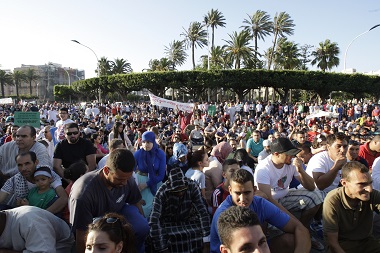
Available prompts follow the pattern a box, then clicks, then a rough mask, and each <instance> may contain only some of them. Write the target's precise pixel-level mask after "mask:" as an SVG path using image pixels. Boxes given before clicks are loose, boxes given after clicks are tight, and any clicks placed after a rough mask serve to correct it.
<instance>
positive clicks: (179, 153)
mask: <svg viewBox="0 0 380 253" xmlns="http://www.w3.org/2000/svg"><path fill="white" fill-rule="evenodd" d="M188 152H189V151H188V149H187V147H186V146H185V144H182V143H174V146H173V156H172V157H170V158H169V161H168V167H171V168H174V167H180V168H181V169H182V171H183V172H184V173H185V172H186V170H187V160H186V161H185V162H181V161H179V158H181V157H183V156H186V155H187V153H188ZM168 169H169V168H168ZM184 170H185V171H184ZM169 172H170V171H169Z"/></svg>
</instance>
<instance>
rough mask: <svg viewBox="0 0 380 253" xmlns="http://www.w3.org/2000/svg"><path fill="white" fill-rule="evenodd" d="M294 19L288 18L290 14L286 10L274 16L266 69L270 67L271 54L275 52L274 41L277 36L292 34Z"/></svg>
mask: <svg viewBox="0 0 380 253" xmlns="http://www.w3.org/2000/svg"><path fill="white" fill-rule="evenodd" d="M293 22H294V21H293V20H292V19H291V18H290V15H289V14H288V13H286V12H280V14H278V15H277V13H276V15H275V16H274V20H273V34H274V39H273V46H272V52H271V55H270V57H269V60H268V69H270V67H271V65H272V61H273V56H274V53H275V48H276V43H277V39H278V37H280V38H281V37H286V36H285V35H293V34H294V29H293V27H294V26H295V24H294V23H293Z"/></svg>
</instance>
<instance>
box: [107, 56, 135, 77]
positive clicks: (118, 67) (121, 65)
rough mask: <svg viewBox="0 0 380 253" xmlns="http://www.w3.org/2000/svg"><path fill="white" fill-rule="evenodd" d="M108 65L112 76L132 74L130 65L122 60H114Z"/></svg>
mask: <svg viewBox="0 0 380 253" xmlns="http://www.w3.org/2000/svg"><path fill="white" fill-rule="evenodd" d="M110 65H111V73H112V74H125V73H131V72H132V67H131V64H130V63H129V62H127V61H126V60H124V59H123V58H116V59H115V60H114V61H111V62H110Z"/></svg>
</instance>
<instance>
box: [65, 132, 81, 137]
mask: <svg viewBox="0 0 380 253" xmlns="http://www.w3.org/2000/svg"><path fill="white" fill-rule="evenodd" d="M78 133H79V132H78V131H75V132H67V133H66V135H67V136H71V135H77V134H78Z"/></svg>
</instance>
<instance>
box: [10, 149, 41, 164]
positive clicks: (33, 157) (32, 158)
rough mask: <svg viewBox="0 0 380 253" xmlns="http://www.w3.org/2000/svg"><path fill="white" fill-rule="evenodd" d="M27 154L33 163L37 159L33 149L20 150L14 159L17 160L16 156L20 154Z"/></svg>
mask: <svg viewBox="0 0 380 253" xmlns="http://www.w3.org/2000/svg"><path fill="white" fill-rule="evenodd" d="M27 155H29V156H30V159H31V160H32V162H33V163H36V161H37V155H36V153H34V152H33V151H27V152H22V153H20V154H17V155H16V157H15V161H16V162H17V158H19V157H21V156H27Z"/></svg>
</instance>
